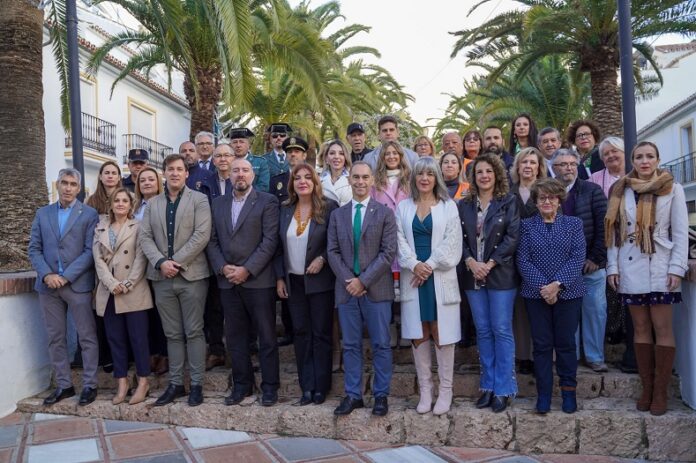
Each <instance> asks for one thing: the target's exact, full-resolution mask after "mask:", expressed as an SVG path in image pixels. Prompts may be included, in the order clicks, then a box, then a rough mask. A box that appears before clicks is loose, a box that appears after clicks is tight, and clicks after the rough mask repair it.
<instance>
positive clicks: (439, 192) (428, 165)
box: [409, 156, 450, 202]
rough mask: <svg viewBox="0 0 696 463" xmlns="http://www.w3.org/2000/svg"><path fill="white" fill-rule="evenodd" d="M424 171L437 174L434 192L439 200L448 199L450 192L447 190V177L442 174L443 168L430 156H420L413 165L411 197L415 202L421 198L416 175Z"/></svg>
mask: <svg viewBox="0 0 696 463" xmlns="http://www.w3.org/2000/svg"><path fill="white" fill-rule="evenodd" d="M423 172H426V173H429V174H433V175H435V188H434V189H433V194H434V195H435V198H437V200H438V201H447V200H449V199H450V197H449V192H448V191H447V186H446V185H445V178H444V177H443V176H442V170H440V166H439V164H438V163H437V161H436V160H435V159H433V158H431V157H429V156H425V157H422V158H420V159H419V160H418V161H416V163H415V164H414V165H413V170H412V171H411V181H410V184H409V186H410V190H411V199H413V201H414V202H417V201H419V200H420V191H418V186H417V185H416V177H417V176H418V175H419V174H422V173H423Z"/></svg>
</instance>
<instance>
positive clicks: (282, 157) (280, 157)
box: [278, 153, 285, 164]
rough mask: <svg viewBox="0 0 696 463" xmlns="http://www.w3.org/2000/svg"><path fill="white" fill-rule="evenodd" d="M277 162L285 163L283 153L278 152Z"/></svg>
mask: <svg viewBox="0 0 696 463" xmlns="http://www.w3.org/2000/svg"><path fill="white" fill-rule="evenodd" d="M278 162H280V164H284V163H285V153H280V154H278Z"/></svg>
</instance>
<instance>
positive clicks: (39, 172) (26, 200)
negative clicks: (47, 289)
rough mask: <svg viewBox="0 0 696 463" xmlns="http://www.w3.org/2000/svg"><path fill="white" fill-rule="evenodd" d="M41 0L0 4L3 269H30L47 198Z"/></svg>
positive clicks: (0, 247)
mask: <svg viewBox="0 0 696 463" xmlns="http://www.w3.org/2000/svg"><path fill="white" fill-rule="evenodd" d="M37 3H38V2H37V1H36V0H2V8H0V75H2V76H3V77H2V79H0V140H2V149H0V166H2V168H0V217H2V220H0V271H10V270H14V271H16V270H28V269H30V268H31V264H30V263H29V259H28V257H27V245H28V243H29V232H30V230H31V223H32V220H33V219H34V215H35V213H36V209H37V208H38V207H40V206H43V205H45V204H46V201H47V199H48V191H47V188H46V133H45V130H44V113H43V101H42V99H43V83H42V72H41V71H42V66H41V63H42V58H41V55H42V41H43V12H42V11H41V10H39V9H38V8H37Z"/></svg>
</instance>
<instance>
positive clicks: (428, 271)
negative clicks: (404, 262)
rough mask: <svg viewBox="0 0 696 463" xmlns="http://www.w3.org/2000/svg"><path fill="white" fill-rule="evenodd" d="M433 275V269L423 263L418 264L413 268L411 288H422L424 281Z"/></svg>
mask: <svg viewBox="0 0 696 463" xmlns="http://www.w3.org/2000/svg"><path fill="white" fill-rule="evenodd" d="M432 274H433V268H432V267H431V266H430V265H428V264H426V263H425V262H418V263H417V264H416V266H415V267H413V277H412V278H411V287H412V288H417V287H419V286H422V285H423V283H425V281H426V280H427V279H428V278H430V275H432Z"/></svg>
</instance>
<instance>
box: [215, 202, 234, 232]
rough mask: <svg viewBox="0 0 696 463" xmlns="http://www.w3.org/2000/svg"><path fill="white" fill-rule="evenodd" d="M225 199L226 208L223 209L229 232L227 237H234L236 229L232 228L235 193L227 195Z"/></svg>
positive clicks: (226, 228) (226, 227)
mask: <svg viewBox="0 0 696 463" xmlns="http://www.w3.org/2000/svg"><path fill="white" fill-rule="evenodd" d="M224 198H225V199H224V203H223V204H224V207H223V208H222V210H223V211H224V214H223V221H224V223H225V230H226V231H227V236H232V233H233V232H234V229H233V227H232V200H233V199H234V193H232V192H229V193H226V194H225V196H224ZM218 239H220V237H218Z"/></svg>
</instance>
